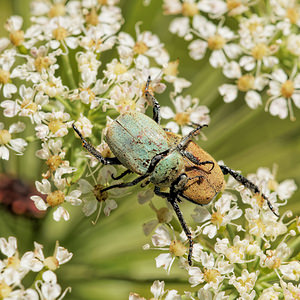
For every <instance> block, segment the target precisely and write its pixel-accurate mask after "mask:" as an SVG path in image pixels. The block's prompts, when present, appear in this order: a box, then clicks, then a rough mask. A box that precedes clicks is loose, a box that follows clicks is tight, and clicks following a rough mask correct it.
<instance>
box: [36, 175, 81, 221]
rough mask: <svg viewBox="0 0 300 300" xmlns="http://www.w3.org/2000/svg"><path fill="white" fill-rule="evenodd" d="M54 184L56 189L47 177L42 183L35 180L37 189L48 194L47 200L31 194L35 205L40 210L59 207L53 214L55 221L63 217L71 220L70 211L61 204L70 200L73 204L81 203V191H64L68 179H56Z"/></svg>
mask: <svg viewBox="0 0 300 300" xmlns="http://www.w3.org/2000/svg"><path fill="white" fill-rule="evenodd" d="M54 184H55V186H56V188H57V189H56V190H54V191H53V192H52V191H51V184H50V182H49V181H48V180H47V179H43V180H42V183H40V182H39V181H36V182H35V186H36V189H37V190H38V191H39V192H40V193H42V194H45V195H47V198H46V202H45V201H44V200H43V199H42V198H41V197H40V196H31V200H32V201H33V202H34V204H35V206H36V207H37V209H39V210H46V209H47V208H48V207H49V206H51V207H57V208H56V210H55V211H54V214H53V219H54V220H55V221H59V220H60V219H61V218H63V219H64V220H65V221H67V220H69V213H68V211H67V210H66V209H65V208H64V207H62V206H61V204H62V203H64V202H65V201H66V202H70V203H71V204H72V205H75V206H77V205H80V204H81V202H82V201H81V199H79V197H80V196H81V191H79V190H73V191H71V192H70V193H69V194H65V193H64V189H65V187H66V184H67V183H66V181H65V180H63V179H58V178H57V180H54Z"/></svg>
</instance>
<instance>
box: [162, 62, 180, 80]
mask: <svg viewBox="0 0 300 300" xmlns="http://www.w3.org/2000/svg"><path fill="white" fill-rule="evenodd" d="M178 65H179V59H177V60H175V61H170V62H169V63H168V65H167V67H166V68H164V73H165V74H166V75H170V76H176V75H177V74H178Z"/></svg>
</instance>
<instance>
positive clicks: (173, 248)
mask: <svg viewBox="0 0 300 300" xmlns="http://www.w3.org/2000/svg"><path fill="white" fill-rule="evenodd" d="M169 250H170V253H171V254H174V255H175V256H183V255H184V254H185V252H186V247H185V246H184V245H183V244H182V243H181V242H180V241H176V240H173V241H172V242H171V244H170V248H169Z"/></svg>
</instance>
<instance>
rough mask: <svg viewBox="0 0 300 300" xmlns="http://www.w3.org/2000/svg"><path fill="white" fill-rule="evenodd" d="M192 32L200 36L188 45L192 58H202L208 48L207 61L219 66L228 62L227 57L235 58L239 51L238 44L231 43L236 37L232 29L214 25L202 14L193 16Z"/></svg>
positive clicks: (215, 66) (216, 66)
mask: <svg viewBox="0 0 300 300" xmlns="http://www.w3.org/2000/svg"><path fill="white" fill-rule="evenodd" d="M192 32H193V33H194V34H195V35H196V36H197V37H199V38H200V40H194V41H193V42H192V43H191V44H190V46H189V49H190V50H191V52H190V56H191V57H192V58H193V59H201V58H203V57H204V55H205V53H206V49H210V50H211V51H212V52H211V55H210V58H209V62H210V64H211V65H212V66H213V67H214V68H219V67H223V66H224V65H225V63H227V62H228V58H230V59H234V58H237V57H238V56H239V54H240V53H241V49H240V46H239V45H238V44H235V43H231V41H232V40H234V39H235V38H236V36H235V34H234V33H233V31H231V30H230V29H229V28H228V27H226V26H224V27H222V26H220V25H219V26H216V25H215V24H214V23H212V22H210V21H208V20H207V19H206V18H204V17H203V16H200V15H196V16H194V18H193V30H192Z"/></svg>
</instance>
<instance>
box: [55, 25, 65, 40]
mask: <svg viewBox="0 0 300 300" xmlns="http://www.w3.org/2000/svg"><path fill="white" fill-rule="evenodd" d="M52 34H53V37H54V38H55V39H56V40H57V41H62V40H64V39H65V38H66V37H67V36H68V31H67V29H65V28H64V27H62V26H58V27H57V28H55V29H53V31H52Z"/></svg>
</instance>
